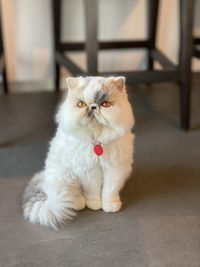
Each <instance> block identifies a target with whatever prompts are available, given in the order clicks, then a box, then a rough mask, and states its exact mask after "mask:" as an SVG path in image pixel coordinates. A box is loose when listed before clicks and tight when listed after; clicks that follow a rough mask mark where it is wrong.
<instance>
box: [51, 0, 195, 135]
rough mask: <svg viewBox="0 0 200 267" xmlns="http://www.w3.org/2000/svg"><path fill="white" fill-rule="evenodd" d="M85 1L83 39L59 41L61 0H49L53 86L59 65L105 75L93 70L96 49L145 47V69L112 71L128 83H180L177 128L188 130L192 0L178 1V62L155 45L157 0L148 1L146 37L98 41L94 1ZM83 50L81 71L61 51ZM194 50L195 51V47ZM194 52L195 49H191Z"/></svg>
mask: <svg viewBox="0 0 200 267" xmlns="http://www.w3.org/2000/svg"><path fill="white" fill-rule="evenodd" d="M84 1H85V20H86V42H85V43H83V42H64V43H63V42H61V38H60V33H61V23H60V21H61V20H60V17H61V16H60V14H61V0H52V12H53V13H52V15H53V31H54V47H55V88H56V90H59V67H60V65H62V66H64V67H66V68H67V69H68V70H69V71H70V72H71V73H72V75H101V76H104V75H109V74H113V72H112V73H108V72H107V73H105V72H103V73H100V72H98V70H97V52H98V49H123V48H133V49H134V48H145V49H147V50H148V65H147V66H148V70H145V71H125V72H115V73H114V74H115V75H119V76H125V77H126V80H127V82H128V83H134V84H135V83H152V82H177V83H178V84H179V85H180V114H181V127H182V128H183V129H186V130H187V129H189V125H190V95H191V57H192V55H193V37H192V30H193V7H194V0H179V1H180V52H179V62H178V65H174V64H173V63H172V62H171V61H170V60H169V59H168V58H167V57H166V56H165V55H164V54H163V53H162V52H161V51H160V50H159V49H158V48H156V44H155V42H156V30H157V18H158V10H159V3H160V0H148V1H147V2H148V12H149V16H148V37H147V39H145V40H134V41H133V40H130V41H109V42H108V41H103V42H102V41H98V39H97V23H98V19H97V8H98V0H84ZM84 49H85V50H86V54H87V72H84V71H83V70H82V69H81V68H80V67H79V66H77V65H76V64H75V63H74V62H73V61H72V60H71V59H69V58H68V57H66V56H65V55H64V54H63V53H64V52H66V51H80V50H84ZM195 51H196V50H195ZM195 53H196V52H195ZM154 61H158V62H159V63H160V64H161V66H162V67H163V68H164V69H163V70H154V68H153V63H154Z"/></svg>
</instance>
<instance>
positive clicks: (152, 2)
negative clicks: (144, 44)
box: [147, 0, 160, 70]
mask: <svg viewBox="0 0 200 267" xmlns="http://www.w3.org/2000/svg"><path fill="white" fill-rule="evenodd" d="M147 3H148V16H149V17H148V25H147V29H148V40H149V45H148V61H147V67H148V69H149V70H152V69H153V62H154V60H153V58H152V50H153V49H154V48H155V43H156V32H157V24H158V23H157V22H158V9H159V4H160V0H148V1H147Z"/></svg>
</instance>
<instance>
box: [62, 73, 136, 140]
mask: <svg viewBox="0 0 200 267" xmlns="http://www.w3.org/2000/svg"><path fill="white" fill-rule="evenodd" d="M67 84H68V95H67V98H66V100H65V101H64V102H63V104H62V106H61V108H60V110H59V113H58V115H57V120H58V122H59V123H60V124H61V126H63V128H64V129H65V131H66V132H67V133H73V134H74V135H76V132H79V136H80V132H81V131H82V133H83V132H84V134H87V133H88V134H90V133H91V132H93V134H94V135H95V134H96V135H97V132H98V135H100V134H102V133H103V132H104V134H105V129H107V131H110V132H111V131H115V132H118V134H120V132H124V131H126V130H130V128H132V126H133V123H134V120H133V115H132V110H131V107H130V104H129V102H128V99H127V94H126V90H125V78H124V77H109V78H104V77H86V78H83V77H78V78H68V79H67ZM95 131H97V132H95Z"/></svg>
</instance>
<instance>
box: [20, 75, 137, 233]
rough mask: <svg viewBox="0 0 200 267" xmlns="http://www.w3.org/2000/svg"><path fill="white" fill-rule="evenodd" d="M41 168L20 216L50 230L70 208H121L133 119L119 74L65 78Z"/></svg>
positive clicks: (67, 215) (68, 215)
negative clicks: (63, 95)
mask: <svg viewBox="0 0 200 267" xmlns="http://www.w3.org/2000/svg"><path fill="white" fill-rule="evenodd" d="M67 85H68V92H67V95H66V98H65V99H64V101H63V103H62V104H61V106H60V108H59V110H58V113H57V115H56V121H57V123H58V129H57V131H56V134H55V137H54V138H53V140H52V141H51V143H50V148H49V152H48V155H47V159H46V162H45V167H44V170H43V171H42V172H40V173H38V174H36V175H35V176H34V177H33V178H32V180H31V181H30V182H29V184H28V186H27V188H26V190H25V192H24V197H23V211H24V216H25V218H26V219H28V220H29V221H30V222H32V223H39V224H41V225H46V226H50V227H53V228H54V229H56V228H57V227H58V226H59V225H60V224H61V223H63V222H64V221H65V220H66V219H69V218H71V217H72V216H73V215H74V214H75V212H74V210H81V209H84V208H85V206H86V207H88V208H90V209H92V210H99V209H103V210H104V211H105V212H117V211H119V210H120V208H121V205H122V204H121V200H120V195H119V193H120V190H121V189H122V187H123V186H124V183H125V181H126V180H127V178H128V176H129V174H130V172H131V169H132V163H133V141H134V135H133V134H132V133H131V129H132V127H133V125H134V117H133V113H132V109H131V105H130V104H129V102H128V98H127V93H126V88H125V78H124V77H109V78H104V77H86V78H83V77H78V78H68V79H67Z"/></svg>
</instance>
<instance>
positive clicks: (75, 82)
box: [66, 76, 83, 90]
mask: <svg viewBox="0 0 200 267" xmlns="http://www.w3.org/2000/svg"><path fill="white" fill-rule="evenodd" d="M66 82H67V87H68V89H69V90H73V89H75V88H78V87H80V86H81V84H82V83H83V77H82V76H80V77H69V78H67V79H66Z"/></svg>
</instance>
